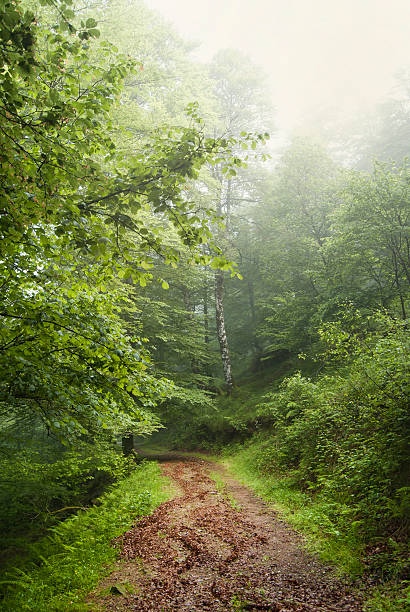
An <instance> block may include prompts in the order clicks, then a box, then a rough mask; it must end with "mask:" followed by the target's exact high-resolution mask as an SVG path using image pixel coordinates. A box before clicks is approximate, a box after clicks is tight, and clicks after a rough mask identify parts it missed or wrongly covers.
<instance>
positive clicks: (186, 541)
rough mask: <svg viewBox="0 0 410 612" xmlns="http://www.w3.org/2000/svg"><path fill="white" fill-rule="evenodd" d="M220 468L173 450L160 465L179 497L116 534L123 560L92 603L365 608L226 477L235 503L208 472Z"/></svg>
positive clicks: (286, 611)
mask: <svg viewBox="0 0 410 612" xmlns="http://www.w3.org/2000/svg"><path fill="white" fill-rule="evenodd" d="M215 467H216V466H215V465H214V464H212V463H209V462H206V461H203V460H202V459H195V458H189V459H187V458H182V457H177V456H175V458H174V459H173V458H172V456H167V460H166V461H165V462H164V463H163V464H162V469H163V472H164V474H165V475H166V476H168V477H169V478H170V479H171V480H172V481H173V482H174V483H175V485H177V487H178V490H179V491H180V494H178V496H177V497H175V498H174V499H172V500H170V501H168V502H165V503H163V504H162V505H161V506H159V507H158V508H157V510H156V511H155V512H154V513H153V514H152V515H151V516H148V517H144V518H142V519H141V520H139V521H138V522H137V523H136V525H135V526H134V527H133V528H132V529H130V531H128V532H127V533H125V534H123V535H122V536H121V537H119V538H116V540H114V542H113V543H114V545H115V546H117V547H118V548H119V550H120V557H121V560H120V561H119V562H118V564H117V566H116V568H115V570H114V571H113V572H112V574H111V575H110V576H108V577H107V578H106V579H105V580H104V581H103V582H102V583H101V584H100V586H99V588H98V589H97V590H96V592H95V593H93V594H92V595H91V596H90V597H89V602H90V603H92V604H95V605H96V606H98V609H102V610H118V611H120V610H130V611H131V610H134V611H138V612H145V611H152V612H157V611H158V612H159V611H161V612H169V611H177V610H181V611H189V612H193V611H195V610H215V611H221V610H254V611H256V610H270V611H271V612H295V611H297V612H308V611H309V612H313V611H315V612H319V611H345V612H347V611H350V612H358V611H360V610H362V606H361V603H360V601H359V599H358V598H357V596H355V595H353V593H352V591H351V589H349V586H348V585H347V584H345V583H343V582H342V581H341V580H340V579H338V578H337V577H336V576H335V575H334V572H333V570H332V569H331V568H330V567H326V566H324V565H323V564H321V563H320V562H319V561H318V560H317V559H315V558H314V557H313V556H312V555H310V554H308V553H307V552H306V551H305V550H304V549H303V542H302V539H301V537H300V536H298V535H297V534H296V533H295V532H294V531H293V530H292V529H291V528H290V527H289V526H287V525H286V524H285V523H284V522H283V521H281V520H280V519H279V518H278V517H277V515H276V514H275V513H274V512H273V511H272V510H270V509H269V508H268V506H266V504H264V502H263V501H261V500H260V499H258V498H257V497H256V496H255V495H253V494H252V493H251V492H250V491H249V490H248V489H247V488H246V487H244V486H242V485H240V484H239V483H237V482H235V481H233V480H230V479H228V480H227V487H228V490H229V493H230V494H231V495H232V496H233V497H234V499H235V500H236V501H237V502H238V504H239V506H240V509H235V508H233V507H231V505H230V504H229V502H228V501H227V500H226V499H225V498H224V496H223V495H222V494H221V493H219V492H218V491H217V490H216V485H215V483H214V481H213V480H211V479H210V478H209V476H208V472H209V470H210V469H213V470H214V469H215ZM116 585H117V586H119V587H120V588H119V589H118V588H116ZM111 589H112V590H113V591H114V592H116V594H114V593H112V592H111Z"/></svg>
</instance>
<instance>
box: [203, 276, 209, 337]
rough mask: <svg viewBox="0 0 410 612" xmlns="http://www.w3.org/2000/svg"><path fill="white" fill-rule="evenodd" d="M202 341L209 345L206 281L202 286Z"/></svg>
mask: <svg viewBox="0 0 410 612" xmlns="http://www.w3.org/2000/svg"><path fill="white" fill-rule="evenodd" d="M204 340H205V344H209V319H208V280H206V281H205V285H204Z"/></svg>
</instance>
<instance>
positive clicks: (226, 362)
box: [215, 270, 234, 395]
mask: <svg viewBox="0 0 410 612" xmlns="http://www.w3.org/2000/svg"><path fill="white" fill-rule="evenodd" d="M223 294H224V275H223V271H222V270H217V272H216V273H215V310H216V331H217V334H218V341H219V346H220V349H221V359H222V367H223V371H224V377H225V383H226V389H227V391H228V394H229V395H230V394H231V393H232V389H233V384H234V383H233V376H232V367H231V359H230V356H229V347H228V339H227V337H226V330H225V316H224V306H223Z"/></svg>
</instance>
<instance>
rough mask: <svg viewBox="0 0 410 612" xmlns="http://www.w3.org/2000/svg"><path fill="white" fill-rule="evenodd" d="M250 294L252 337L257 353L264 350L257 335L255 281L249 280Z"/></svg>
mask: <svg viewBox="0 0 410 612" xmlns="http://www.w3.org/2000/svg"><path fill="white" fill-rule="evenodd" d="M248 296H249V308H250V313H251V326H252V337H253V346H254V347H255V351H256V353H260V352H261V350H262V347H261V345H260V344H259V341H258V339H257V337H256V311H255V295H254V291H253V282H252V280H250V279H249V280H248Z"/></svg>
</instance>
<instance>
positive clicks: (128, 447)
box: [121, 434, 134, 457]
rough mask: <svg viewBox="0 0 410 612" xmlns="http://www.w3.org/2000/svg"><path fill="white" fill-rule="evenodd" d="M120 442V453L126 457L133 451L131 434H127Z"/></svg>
mask: <svg viewBox="0 0 410 612" xmlns="http://www.w3.org/2000/svg"><path fill="white" fill-rule="evenodd" d="M121 442H122V452H123V453H124V455H125V456H126V457H128V455H130V454H131V453H132V451H133V450H134V436H133V435H132V434H127V435H126V436H124V437H123V438H122V440H121Z"/></svg>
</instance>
